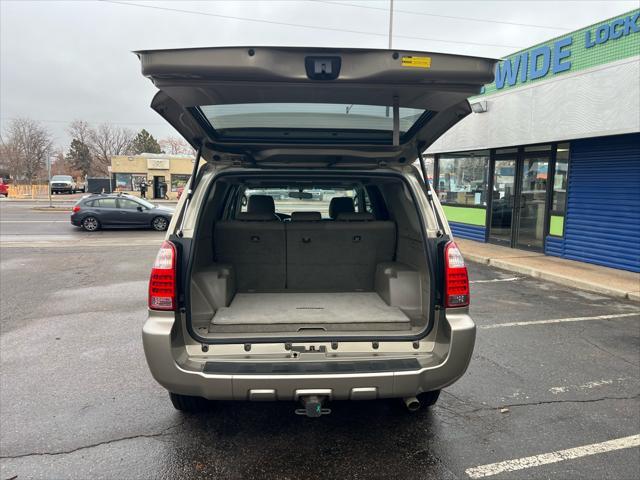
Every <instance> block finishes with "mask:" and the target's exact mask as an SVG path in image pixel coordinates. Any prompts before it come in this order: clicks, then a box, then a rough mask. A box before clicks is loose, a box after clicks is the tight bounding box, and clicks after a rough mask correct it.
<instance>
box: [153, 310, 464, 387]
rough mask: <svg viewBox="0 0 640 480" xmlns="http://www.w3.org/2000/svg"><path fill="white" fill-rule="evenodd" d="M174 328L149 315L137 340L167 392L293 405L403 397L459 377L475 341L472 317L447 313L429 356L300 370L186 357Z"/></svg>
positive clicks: (316, 364)
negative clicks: (307, 397)
mask: <svg viewBox="0 0 640 480" xmlns="http://www.w3.org/2000/svg"><path fill="white" fill-rule="evenodd" d="M174 323H175V319H174V316H173V314H172V313H171V314H168V313H159V312H151V313H150V315H149V318H148V319H147V321H146V322H145V324H144V327H143V331H142V339H143V345H144V351H145V355H146V358H147V363H148V365H149V369H150V370H151V373H152V375H153V377H154V378H155V379H156V381H157V382H158V383H160V385H162V386H163V387H164V388H166V389H167V390H169V391H171V392H174V393H179V394H183V395H194V396H200V397H204V398H208V399H211V400H296V399H297V398H298V397H299V396H301V395H304V394H305V393H304V392H322V394H323V395H327V396H328V397H330V398H331V399H335V400H348V399H351V400H360V399H362V400H364V399H374V398H394V397H409V396H413V395H416V394H418V393H421V392H428V391H432V390H438V389H441V388H443V387H446V386H448V385H450V384H452V383H453V382H455V381H456V380H457V379H458V378H460V377H461V376H462V375H463V374H464V372H465V371H466V369H467V367H468V365H469V361H470V359H471V354H472V353H473V347H474V343H475V324H474V322H473V320H472V319H471V317H469V315H467V314H464V313H456V314H447V319H446V320H445V321H443V322H442V324H441V326H440V328H439V329H438V332H437V335H436V340H435V344H434V348H433V350H432V351H431V352H424V353H420V354H415V355H408V354H407V353H404V354H403V355H395V356H394V355H385V356H376V357H370V358H367V359H364V361H361V362H354V361H345V359H342V360H340V359H336V358H330V359H329V358H327V359H322V360H321V361H319V360H317V359H314V360H313V361H309V362H308V364H309V365H308V367H309V368H306V367H304V368H300V364H301V363H303V362H305V363H306V362H307V361H306V360H301V359H298V360H292V359H288V360H286V361H277V362H273V361H269V362H265V361H264V360H251V359H246V358H238V357H236V358H235V359H234V360H224V361H221V358H220V357H218V358H215V359H213V358H211V359H207V358H206V357H198V358H195V357H189V356H188V355H187V352H186V349H184V347H182V348H178V347H173V348H172V345H171V336H172V333H171V332H172V329H173V328H174ZM174 334H175V333H174ZM355 364H358V365H359V366H356V367H354V365H355ZM377 365H379V366H380V368H379V369H378V368H377ZM292 366H293V367H292ZM314 369H315V371H314V372H313V373H309V372H310V371H312V370H314ZM249 372H251V373H249ZM280 372H285V373H280ZM316 372H318V373H316ZM343 372H344V373H343Z"/></svg>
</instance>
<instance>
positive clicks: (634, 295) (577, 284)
mask: <svg viewBox="0 0 640 480" xmlns="http://www.w3.org/2000/svg"><path fill="white" fill-rule="evenodd" d="M462 254H463V256H464V258H465V259H466V260H469V261H470V262H474V263H480V264H483V265H490V266H492V267H495V268H499V269H501V270H507V271H509V272H514V273H520V274H522V275H527V276H529V277H533V278H539V279H541V280H547V281H549V282H553V283H557V284H559V285H563V286H565V287H571V288H576V289H578V290H584V291H587V292H593V293H600V294H603V295H609V296H611V297H615V298H623V299H626V300H631V301H632V302H639V303H640V292H627V291H625V290H620V289H615V288H607V287H603V286H602V285H600V284H594V283H591V282H586V281H584V280H576V279H575V278H572V277H566V276H563V275H558V274H555V273H550V272H543V271H540V270H537V269H535V268H531V267H525V266H522V265H514V264H513V263H510V262H509V261H505V260H500V259H491V258H489V257H485V256H482V255H474V254H472V253H467V254H465V253H464V252H462Z"/></svg>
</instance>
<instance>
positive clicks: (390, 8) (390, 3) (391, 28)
mask: <svg viewBox="0 0 640 480" xmlns="http://www.w3.org/2000/svg"><path fill="white" fill-rule="evenodd" d="M392 44H393V0H389V50H391V48H392Z"/></svg>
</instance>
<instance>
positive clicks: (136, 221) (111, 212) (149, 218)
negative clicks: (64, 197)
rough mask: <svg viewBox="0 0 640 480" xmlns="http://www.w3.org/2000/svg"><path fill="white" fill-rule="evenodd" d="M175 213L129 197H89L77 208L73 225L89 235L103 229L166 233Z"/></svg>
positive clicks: (103, 195) (100, 195)
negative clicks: (128, 229) (130, 229)
mask: <svg viewBox="0 0 640 480" xmlns="http://www.w3.org/2000/svg"><path fill="white" fill-rule="evenodd" d="M173 212H174V210H173V209H172V208H169V207H165V206H162V205H154V204H153V203H151V202H148V201H146V200H144V199H142V198H138V197H134V196H132V195H125V194H98V195H87V196H85V197H83V198H81V199H80V200H79V201H78V202H76V204H75V205H74V206H73V209H72V211H71V224H72V225H75V226H76V227H80V228H83V229H84V230H87V231H88V232H93V231H95V230H99V229H100V228H153V229H154V230H158V231H163V230H166V229H167V228H168V226H169V223H171V217H172V216H173Z"/></svg>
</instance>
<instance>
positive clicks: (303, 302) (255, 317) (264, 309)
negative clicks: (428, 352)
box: [213, 292, 409, 325]
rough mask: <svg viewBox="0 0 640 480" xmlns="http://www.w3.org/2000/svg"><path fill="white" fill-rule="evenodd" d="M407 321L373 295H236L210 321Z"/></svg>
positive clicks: (276, 322)
mask: <svg viewBox="0 0 640 480" xmlns="http://www.w3.org/2000/svg"><path fill="white" fill-rule="evenodd" d="M408 321H409V318H408V317H407V316H406V315H405V314H404V313H402V311H401V310H400V309H399V308H397V307H390V306H389V305H387V304H386V303H385V302H384V300H382V299H381V298H380V296H379V295H378V294H377V293H375V292H349V293H344V292H343V293H238V294H236V296H235V297H234V299H233V301H232V302H231V305H229V306H228V307H222V308H220V309H218V311H217V312H216V313H215V315H214V317H213V324H214V325H242V324H282V323H304V324H307V323H313V324H322V323H375V322H387V323H388V322H408Z"/></svg>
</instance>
